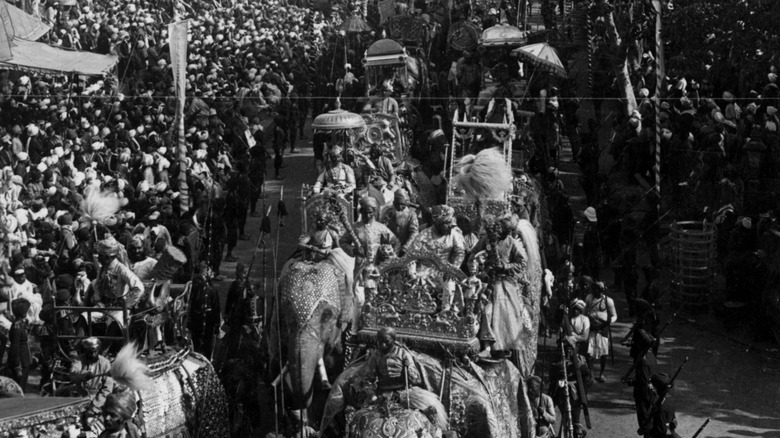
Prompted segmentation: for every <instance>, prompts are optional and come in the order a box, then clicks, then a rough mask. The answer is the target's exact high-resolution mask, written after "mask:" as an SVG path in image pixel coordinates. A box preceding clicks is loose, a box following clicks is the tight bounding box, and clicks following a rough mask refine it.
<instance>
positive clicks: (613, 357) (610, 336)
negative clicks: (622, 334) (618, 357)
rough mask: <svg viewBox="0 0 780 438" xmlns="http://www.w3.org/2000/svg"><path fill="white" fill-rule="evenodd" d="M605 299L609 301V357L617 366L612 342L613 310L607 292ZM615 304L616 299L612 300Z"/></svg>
mask: <svg viewBox="0 0 780 438" xmlns="http://www.w3.org/2000/svg"><path fill="white" fill-rule="evenodd" d="M604 300H605V301H606V302H607V335H609V357H610V358H611V359H612V366H615V346H614V345H613V343H612V312H611V311H610V310H609V301H608V300H609V298H607V296H606V294H605V295H604ZM612 303H613V306H614V301H613V302H612Z"/></svg>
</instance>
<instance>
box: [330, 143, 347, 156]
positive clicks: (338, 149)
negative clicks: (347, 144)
mask: <svg viewBox="0 0 780 438" xmlns="http://www.w3.org/2000/svg"><path fill="white" fill-rule="evenodd" d="M343 150H344V149H343V148H342V147H341V146H339V145H334V146H333V147H332V148H330V155H341V152H342V151H343Z"/></svg>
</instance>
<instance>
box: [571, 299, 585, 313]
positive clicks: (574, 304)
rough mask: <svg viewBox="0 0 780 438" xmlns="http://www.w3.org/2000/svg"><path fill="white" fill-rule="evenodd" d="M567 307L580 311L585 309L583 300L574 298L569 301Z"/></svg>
mask: <svg viewBox="0 0 780 438" xmlns="http://www.w3.org/2000/svg"><path fill="white" fill-rule="evenodd" d="M569 307H571V308H572V309H579V310H580V311H583V310H585V301H582V300H580V299H578V298H575V299H573V300H572V301H571V304H569Z"/></svg>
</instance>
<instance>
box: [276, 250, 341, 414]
mask: <svg viewBox="0 0 780 438" xmlns="http://www.w3.org/2000/svg"><path fill="white" fill-rule="evenodd" d="M347 289H348V288H347V279H346V276H345V274H344V271H342V270H341V269H339V268H337V267H335V266H334V265H333V264H331V263H330V262H328V261H321V262H318V263H313V262H309V261H299V260H291V261H290V262H288V264H287V265H286V266H285V268H284V269H283V271H282V275H281V277H280V279H279V308H278V311H277V309H273V310H272V315H271V330H270V331H269V342H268V345H269V349H270V353H271V354H270V355H269V357H270V359H271V364H272V366H273V364H278V363H279V357H280V356H279V355H281V358H282V362H284V363H285V367H284V368H285V369H286V372H285V373H284V393H285V403H286V405H287V406H286V407H287V408H288V409H290V410H293V411H298V410H302V409H306V408H307V407H308V406H309V405H310V403H311V400H312V394H313V379H314V375H315V374H316V372H317V364H318V361H319V360H320V359H321V358H323V357H327V355H329V354H331V353H335V352H339V351H340V350H341V333H342V331H343V330H344V329H345V328H346V325H347V323H348V322H349V320H350V317H351V312H352V305H353V304H352V294H351V293H350V292H349V291H348V290H347ZM277 316H278V325H277ZM277 327H279V329H278V331H277ZM280 348H281V352H280V351H279V349H280Z"/></svg>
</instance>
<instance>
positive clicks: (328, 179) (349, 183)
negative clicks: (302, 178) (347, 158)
mask: <svg viewBox="0 0 780 438" xmlns="http://www.w3.org/2000/svg"><path fill="white" fill-rule="evenodd" d="M343 152H344V149H343V148H342V147H341V146H339V145H335V146H333V147H332V148H331V149H330V152H329V153H328V158H329V160H328V162H327V164H326V165H325V171H324V172H322V173H321V174H320V176H318V177H317V182H316V183H314V187H313V190H314V193H320V192H321V191H322V189H324V188H326V187H327V188H330V189H332V190H336V191H337V192H339V193H340V194H343V195H345V196H346V195H349V194H350V193H352V192H353V191H354V190H355V171H354V170H352V168H351V167H349V166H348V165H347V164H344V162H343V160H344V157H343V156H342V153H343Z"/></svg>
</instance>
